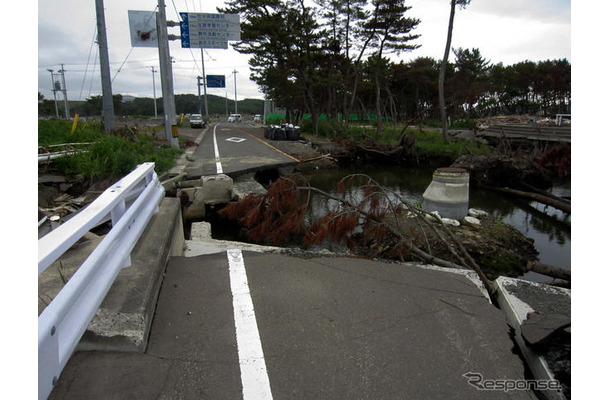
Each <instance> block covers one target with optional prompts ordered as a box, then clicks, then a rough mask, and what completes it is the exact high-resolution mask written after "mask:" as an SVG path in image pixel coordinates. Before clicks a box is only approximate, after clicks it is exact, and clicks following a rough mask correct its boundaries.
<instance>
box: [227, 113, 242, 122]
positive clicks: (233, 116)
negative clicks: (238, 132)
mask: <svg viewBox="0 0 610 400" xmlns="http://www.w3.org/2000/svg"><path fill="white" fill-rule="evenodd" d="M228 121H229V122H241V114H231V115H229V119H228Z"/></svg>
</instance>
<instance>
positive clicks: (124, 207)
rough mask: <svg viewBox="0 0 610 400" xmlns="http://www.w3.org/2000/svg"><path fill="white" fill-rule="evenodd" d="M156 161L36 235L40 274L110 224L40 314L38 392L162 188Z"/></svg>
mask: <svg viewBox="0 0 610 400" xmlns="http://www.w3.org/2000/svg"><path fill="white" fill-rule="evenodd" d="M154 167H155V164H154V163H152V162H150V163H144V164H140V165H138V166H137V167H136V169H134V170H133V171H132V172H131V173H130V174H129V175H127V176H125V177H123V178H122V179H121V180H120V181H118V182H117V183H115V184H114V185H113V186H111V187H109V188H108V189H106V191H104V193H102V194H101V195H100V196H99V197H98V198H97V199H96V200H95V201H93V202H92V203H91V204H90V205H89V206H88V207H87V208H85V209H83V210H82V211H81V212H80V213H78V214H77V215H75V216H74V217H72V218H71V219H70V220H68V221H67V222H65V223H64V224H63V225H60V226H59V227H57V228H56V229H55V230H53V231H51V232H49V233H48V234H47V235H45V236H43V237H42V238H40V239H39V240H38V274H39V275H40V274H41V273H42V272H43V271H45V270H46V269H47V268H48V267H49V266H50V265H51V264H52V263H53V262H55V261H56V260H57V259H59V257H61V255H62V254H63V253H64V252H66V251H67V250H68V249H69V248H70V247H71V246H72V245H73V244H74V243H76V242H77V241H78V240H79V239H80V238H81V237H82V236H83V235H84V234H85V233H86V232H88V231H89V230H90V229H92V228H93V227H95V226H97V225H99V224H100V223H102V222H104V221H107V220H109V219H110V220H111V221H112V229H111V230H110V232H108V234H107V235H106V236H105V237H104V239H103V240H102V241H101V242H100V243H99V245H98V246H97V247H96V248H95V250H94V251H93V252H92V253H91V254H90V255H89V257H88V258H87V259H86V260H85V262H84V263H83V264H82V265H81V266H80V268H79V269H78V270H77V271H76V273H75V274H74V275H73V276H72V278H71V279H70V280H69V281H68V282H67V283H66V285H65V286H64V287H63V288H62V290H61V291H60V292H59V293H58V294H57V296H56V297H55V298H54V299H53V301H52V302H51V303H50V304H49V305H48V306H47V307H46V308H45V309H44V311H43V312H42V314H40V316H39V317H38V398H39V399H46V398H47V397H48V396H49V394H50V393H51V391H52V389H53V385H54V384H55V383H56V382H57V379H58V378H59V375H60V374H61V371H62V370H63V368H64V367H65V365H66V363H67V362H68V359H69V358H70V356H71V355H72V352H73V351H74V349H75V348H76V345H77V344H78V342H79V340H80V338H81V336H82V335H83V333H84V332H85V330H86V329H87V326H88V325H89V322H90V321H91V319H92V318H93V316H94V315H95V313H96V311H97V309H98V308H99V306H100V304H101V303H102V300H103V299H104V297H105V296H106V293H107V292H108V290H109V289H110V287H111V286H112V283H113V282H114V280H115V278H116V276H117V275H118V273H119V272H120V270H121V269H122V268H125V267H128V266H130V265H131V258H130V253H131V250H132V249H133V247H134V246H135V244H136V242H137V241H138V239H139V237H140V235H141V234H142V232H143V231H144V228H145V227H146V225H147V224H148V222H149V220H150V219H151V217H152V215H153V214H154V213H155V212H157V211H158V209H159V202H160V200H161V199H162V198H163V195H164V189H163V186H161V183H160V182H159V178H158V177H157V174H156V173H155V170H154Z"/></svg>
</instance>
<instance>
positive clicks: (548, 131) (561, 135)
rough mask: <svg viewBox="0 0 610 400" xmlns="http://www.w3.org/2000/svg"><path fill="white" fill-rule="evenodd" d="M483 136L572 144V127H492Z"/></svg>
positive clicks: (501, 125)
mask: <svg viewBox="0 0 610 400" xmlns="http://www.w3.org/2000/svg"><path fill="white" fill-rule="evenodd" d="M479 134H480V135H482V136H500V137H501V136H506V137H508V138H526V139H533V140H543V141H554V142H570V141H571V136H572V129H571V127H563V126H540V125H513V124H498V125H491V126H489V127H488V128H487V129H486V130H484V131H481V132H480V133H479Z"/></svg>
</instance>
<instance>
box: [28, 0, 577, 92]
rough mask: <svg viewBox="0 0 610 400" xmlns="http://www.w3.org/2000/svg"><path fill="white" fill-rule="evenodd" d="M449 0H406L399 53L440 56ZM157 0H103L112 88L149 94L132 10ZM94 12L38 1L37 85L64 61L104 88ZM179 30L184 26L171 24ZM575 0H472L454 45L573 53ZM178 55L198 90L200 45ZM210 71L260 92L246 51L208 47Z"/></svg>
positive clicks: (77, 0) (204, 5)
mask: <svg viewBox="0 0 610 400" xmlns="http://www.w3.org/2000/svg"><path fill="white" fill-rule="evenodd" d="M449 3H450V2H449V0H407V5H410V6H412V9H411V10H410V12H409V14H408V15H409V16H411V17H414V18H419V19H420V20H421V23H420V24H419V27H418V28H417V29H416V31H415V32H416V33H418V34H420V35H421V37H420V38H419V39H418V40H417V43H418V44H420V45H421V48H420V49H417V50H415V51H413V52H410V53H403V54H402V55H401V56H400V59H402V60H405V61H409V60H412V59H414V58H416V57H419V56H430V57H433V58H435V59H441V58H442V55H443V51H444V46H445V40H446V34H447V23H448V19H449V10H450V7H449ZM157 4H158V1H157V0H121V1H118V0H106V1H105V9H106V12H105V15H106V25H107V30H108V32H107V37H108V46H109V52H110V63H111V65H110V68H111V77H112V78H113V84H112V86H113V93H115V94H116V93H120V94H123V95H133V96H137V97H152V95H153V78H152V72H151V69H150V67H151V66H154V67H155V69H157V70H158V67H159V61H158V51H157V49H155V48H142V47H135V48H132V47H131V43H130V38H129V22H128V17H127V10H142V11H153V10H154V9H155V7H156V5H157ZM223 4H224V1H223V0H207V1H204V0H173V1H172V0H166V5H167V7H166V12H167V19H168V20H172V21H179V17H178V15H177V12H209V13H215V12H216V7H217V6H222V5H223ZM95 27H96V20H95V1H94V0H87V1H83V0H55V1H47V0H40V1H39V2H38V91H39V92H41V93H42V94H43V95H44V96H45V98H47V99H52V98H53V94H52V92H51V74H50V73H49V72H48V69H53V70H55V71H57V70H59V69H60V68H61V66H60V64H62V63H63V64H64V69H65V71H66V72H65V78H66V86H67V88H68V98H69V99H70V100H79V99H80V100H85V99H86V98H88V97H90V96H92V95H99V94H101V83H100V75H99V54H98V52H97V45H96V44H95V43H94V41H93V40H94V34H95ZM169 33H173V34H176V35H179V34H180V28H179V27H175V28H169ZM570 38H571V12H570V0H512V1H506V0H472V4H471V5H469V6H468V7H467V8H466V9H458V11H457V12H456V17H455V26H454V35H453V41H452V46H453V47H454V48H457V47H462V48H475V47H476V48H479V49H480V51H481V54H482V55H483V57H485V58H486V59H488V60H490V61H491V62H492V63H494V64H495V63H499V62H503V63H504V64H505V65H509V64H514V63H517V62H520V61H524V60H531V61H539V60H546V59H558V58H567V59H569V60H570V59H571V39H570ZM170 53H171V56H172V57H173V58H174V60H175V63H174V64H173V72H174V79H175V81H174V88H175V93H177V94H181V93H193V94H196V93H197V85H196V83H197V79H196V77H197V76H198V75H201V52H200V50H199V49H191V50H189V49H183V48H181V47H180V44H179V43H178V42H177V41H173V42H170ZM204 57H205V72H206V74H212V75H225V76H226V78H227V88H226V89H209V91H208V93H212V94H217V95H220V96H224V95H225V93H228V96H229V97H230V98H233V97H234V87H235V86H234V83H233V82H234V78H233V76H232V75H231V71H233V70H234V69H235V70H237V71H238V73H237V97H238V99H243V98H262V94H261V93H260V92H259V91H258V88H257V86H256V85H255V84H254V83H253V82H250V80H249V75H250V70H249V67H248V56H247V55H241V54H239V53H237V52H235V51H234V50H233V49H232V48H231V47H230V46H229V49H228V50H209V49H208V50H205V52H204ZM155 82H156V90H157V96H158V97H160V96H161V85H160V80H159V74H158V73H157V74H156V75H155Z"/></svg>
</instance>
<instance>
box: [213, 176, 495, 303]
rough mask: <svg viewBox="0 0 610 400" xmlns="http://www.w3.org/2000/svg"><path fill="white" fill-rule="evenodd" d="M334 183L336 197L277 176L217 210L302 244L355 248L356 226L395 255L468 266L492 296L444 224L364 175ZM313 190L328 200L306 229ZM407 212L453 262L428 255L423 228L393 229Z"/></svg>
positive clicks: (253, 231)
mask: <svg viewBox="0 0 610 400" xmlns="http://www.w3.org/2000/svg"><path fill="white" fill-rule="evenodd" d="M346 183H348V184H356V185H357V186H359V187H360V188H363V189H364V196H360V198H358V195H355V194H354V191H351V190H346V189H345V185H346ZM337 189H338V192H339V194H340V197H339V196H336V195H331V194H329V193H327V192H325V191H323V190H320V189H317V188H314V187H311V186H309V183H308V182H307V180H306V179H305V178H304V177H302V176H301V175H291V176H287V177H281V178H280V179H279V180H278V181H277V182H276V183H275V184H273V185H272V186H271V187H270V188H269V191H268V192H267V194H266V195H255V194H251V195H249V196H247V197H246V198H244V199H242V200H240V201H238V202H234V203H231V204H229V205H227V207H226V208H225V209H223V210H221V211H220V214H221V215H222V216H224V217H227V218H229V219H234V220H237V221H239V222H240V224H241V225H242V226H243V227H244V228H245V229H246V230H247V235H248V238H249V239H250V240H252V241H255V242H258V243H261V242H264V241H271V242H272V243H274V244H281V243H283V242H285V241H286V240H287V238H290V237H293V236H295V235H297V234H300V235H303V234H304V237H303V245H304V247H306V248H309V247H311V246H314V245H320V244H322V243H324V242H325V241H326V240H331V241H334V242H339V243H344V244H345V245H346V246H347V247H348V248H350V250H354V249H355V247H356V246H357V242H356V240H355V238H354V232H355V231H356V229H357V228H360V229H361V230H362V233H361V234H360V236H361V241H362V242H364V243H369V242H375V241H377V242H380V241H383V242H385V243H390V244H389V247H390V248H389V250H388V252H389V254H393V255H395V256H398V258H400V259H403V256H404V255H407V254H410V255H411V256H413V257H415V258H418V259H420V260H422V261H425V262H428V263H432V264H436V265H439V266H442V267H448V268H458V269H473V270H474V271H475V272H476V273H477V275H478V276H479V278H480V279H481V281H482V282H483V285H484V286H485V288H486V290H487V292H488V293H489V296H490V298H491V299H492V301H494V302H495V290H494V289H493V286H492V285H491V283H490V282H489V280H488V279H487V277H486V276H485V274H484V273H483V271H482V270H481V268H480V267H479V265H478V264H477V263H476V262H475V261H474V259H473V258H472V257H471V256H470V255H469V254H468V251H466V249H465V248H464V247H463V246H462V244H461V243H460V241H458V240H457V239H456V238H455V237H454V236H453V234H452V233H451V232H450V231H449V230H448V229H447V228H446V227H445V226H444V225H443V224H438V226H439V227H440V229H439V228H437V227H436V226H435V224H432V223H431V222H430V221H428V219H427V218H425V215H426V213H425V212H424V211H423V210H421V209H419V208H417V207H415V206H413V205H411V204H410V203H408V202H406V201H405V200H404V199H402V198H401V197H400V196H398V195H396V194H394V193H390V192H387V191H386V190H385V189H383V187H381V186H380V185H379V184H378V183H377V182H375V181H374V180H373V179H372V178H370V177H368V176H366V175H360V174H357V175H350V176H348V177H346V178H344V179H342V180H341V181H340V182H339V184H338V188H337ZM312 192H316V193H319V194H321V195H323V196H326V197H327V198H328V199H329V200H330V201H329V202H327V207H328V209H327V210H326V211H327V213H326V214H325V215H324V216H322V217H321V218H319V219H318V220H316V221H313V223H311V224H310V226H309V227H308V228H307V229H305V227H304V223H303V221H304V217H305V214H306V211H307V207H308V205H309V200H310V193H312ZM407 213H410V214H409V216H410V217H413V218H416V219H417V220H418V222H419V223H420V224H421V225H427V226H428V227H430V228H431V229H432V231H433V232H434V234H435V235H437V236H438V237H439V238H440V239H441V242H442V243H444V244H445V245H446V246H447V248H448V250H449V251H450V253H451V254H452V255H453V256H454V258H455V259H456V260H457V262H458V263H456V262H453V261H449V260H447V259H444V258H440V257H438V256H435V255H433V254H432V253H431V250H430V246H429V245H427V242H428V240H427V238H426V233H425V231H424V230H423V228H422V229H421V231H420V232H419V233H416V234H414V235H406V234H404V233H403V232H401V231H400V230H399V229H398V227H399V225H400V224H399V217H400V216H401V215H402V216H405V215H407ZM422 237H423V239H421V238H422ZM416 239H418V240H417V242H418V243H416ZM419 242H421V244H420V243H419Z"/></svg>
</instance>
